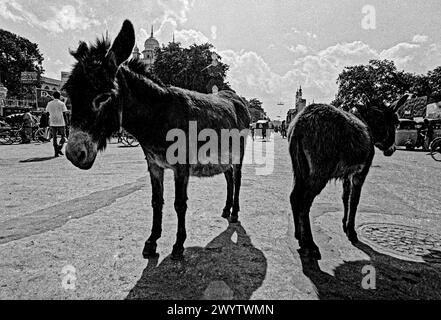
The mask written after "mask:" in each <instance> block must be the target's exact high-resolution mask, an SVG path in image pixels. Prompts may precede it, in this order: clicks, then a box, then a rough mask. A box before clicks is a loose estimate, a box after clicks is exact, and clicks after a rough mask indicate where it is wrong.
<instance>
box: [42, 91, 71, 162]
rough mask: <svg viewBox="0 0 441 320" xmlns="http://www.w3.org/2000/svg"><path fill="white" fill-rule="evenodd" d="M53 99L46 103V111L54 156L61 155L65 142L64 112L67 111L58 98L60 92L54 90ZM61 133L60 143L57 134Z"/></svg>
mask: <svg viewBox="0 0 441 320" xmlns="http://www.w3.org/2000/svg"><path fill="white" fill-rule="evenodd" d="M52 96H53V97H54V99H53V100H52V101H50V102H49V103H48V104H47V107H46V112H48V113H49V126H50V128H51V133H52V139H53V146H54V154H55V157H58V156H62V155H63V152H62V151H61V149H62V148H63V145H64V143H65V142H66V121H65V113H66V112H67V108H66V105H65V104H64V102H62V101H61V100H60V98H61V94H60V93H59V92H58V91H55V92H54V93H53V95H52ZM58 134H60V135H61V140H60V144H58V142H57V135H58Z"/></svg>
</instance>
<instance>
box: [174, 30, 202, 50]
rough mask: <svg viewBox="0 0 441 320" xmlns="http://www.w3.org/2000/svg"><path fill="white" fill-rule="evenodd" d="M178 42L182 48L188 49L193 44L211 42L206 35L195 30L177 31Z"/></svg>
mask: <svg viewBox="0 0 441 320" xmlns="http://www.w3.org/2000/svg"><path fill="white" fill-rule="evenodd" d="M175 39H176V42H180V43H181V45H182V46H184V47H188V46H190V45H192V44H195V43H196V44H203V43H206V42H210V40H209V39H208V38H207V36H206V35H204V34H203V33H202V32H200V31H196V30H193V29H189V30H177V31H175Z"/></svg>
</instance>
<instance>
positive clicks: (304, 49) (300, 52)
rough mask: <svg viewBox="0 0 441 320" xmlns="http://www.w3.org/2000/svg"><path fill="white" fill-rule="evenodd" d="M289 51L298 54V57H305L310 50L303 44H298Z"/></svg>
mask: <svg viewBox="0 0 441 320" xmlns="http://www.w3.org/2000/svg"><path fill="white" fill-rule="evenodd" d="M288 50H289V51H291V52H293V53H295V54H297V55H305V54H306V53H308V48H307V47H306V46H304V45H303V44H298V45H297V46H290V47H288Z"/></svg>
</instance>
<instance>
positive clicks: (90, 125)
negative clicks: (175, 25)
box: [65, 20, 251, 259]
mask: <svg viewBox="0 0 441 320" xmlns="http://www.w3.org/2000/svg"><path fill="white" fill-rule="evenodd" d="M134 45H135V31H134V28H133V25H132V23H131V22H130V21H128V20H126V21H124V23H123V26H122V29H121V31H120V32H119V34H118V35H117V37H116V38H115V40H114V42H113V44H111V43H110V41H109V40H108V39H100V40H97V42H96V44H94V45H90V46H88V45H87V44H86V43H84V42H80V45H79V47H78V49H77V50H76V51H75V52H71V54H72V55H73V56H74V58H75V59H76V60H77V62H76V64H75V65H74V67H73V71H72V73H71V75H70V77H69V79H68V81H67V83H66V85H65V88H66V91H67V93H68V95H69V97H70V99H71V101H72V122H71V127H72V129H71V135H70V137H69V141H68V144H67V146H66V157H67V158H68V159H69V160H70V161H71V162H72V163H73V164H74V165H75V166H77V167H78V168H80V169H85V170H87V169H90V168H91V167H92V165H93V163H94V161H95V158H96V156H97V152H98V151H103V150H104V149H105V148H106V142H107V140H108V139H110V137H111V135H112V134H113V133H115V132H118V131H119V130H120V129H121V127H123V128H124V129H125V130H127V131H128V132H129V133H131V134H132V135H133V136H134V137H135V138H137V139H138V141H139V143H140V145H141V147H142V149H143V152H144V154H145V156H146V160H147V164H148V171H149V173H150V180H151V186H152V207H153V223H152V230H151V235H150V237H149V238H148V240H147V241H146V243H145V247H144V250H143V256H144V258H149V257H155V256H157V253H156V249H157V240H158V239H159V238H160V237H161V233H162V208H163V204H164V198H163V193H164V184H163V181H164V170H165V169H171V170H173V172H174V180H175V203H174V207H175V210H176V213H177V217H178V227H177V235H176V243H175V244H174V246H173V251H172V257H173V258H174V259H181V258H182V257H183V253H184V242H185V239H186V237H187V235H186V228H185V215H186V212H187V199H188V198H187V186H188V181H189V177H190V176H197V177H212V176H214V175H218V174H224V175H225V178H226V180H227V201H226V205H225V208H224V209H223V214H222V216H223V217H224V218H230V219H231V220H230V221H231V222H233V223H234V222H237V221H238V213H239V211H240V206H239V192H240V187H241V177H242V164H243V157H244V152H245V142H246V141H243V140H245V139H244V137H243V136H241V140H240V141H241V142H240V148H239V149H240V150H239V151H238V152H239V153H240V154H232V153H234V152H233V151H232V148H230V149H228V150H227V153H228V156H229V159H230V160H231V159H232V158H235V159H237V160H236V161H230V162H228V163H225V161H224V162H222V164H220V162H217V163H216V162H215V161H202V160H201V159H199V157H198V150H195V148H191V147H190V141H187V140H186V141H184V143H183V146H184V148H185V151H186V152H185V155H186V157H185V159H184V161H183V163H182V162H174V161H169V157H167V155H168V153H167V151H168V150H169V148H170V146H172V144H173V143H174V141H168V140H169V139H167V136H168V133H169V132H170V130H175V129H181V130H182V131H183V132H185V133H188V130H189V126H190V125H189V123H190V122H191V121H195V122H196V123H197V130H198V132H200V131H202V130H204V129H213V130H215V132H216V133H218V134H219V136H220V132H221V131H223V130H225V129H229V130H232V129H236V130H238V131H239V130H240V131H241V132H242V131H243V130H244V129H248V128H249V125H250V121H251V119H250V115H249V111H248V105H247V102H246V101H245V100H244V99H242V98H240V97H239V96H238V95H237V94H235V93H234V92H232V91H220V92H218V94H217V95H212V94H201V93H197V92H193V91H188V90H184V89H181V88H177V87H173V86H165V85H164V84H163V83H162V82H161V81H160V80H158V79H156V78H155V77H154V76H153V75H152V74H150V72H149V71H148V70H147V67H146V66H145V65H144V64H143V63H142V62H141V61H140V60H138V59H131V60H130V61H127V60H128V58H129V57H130V55H131V52H132V49H133V47H134ZM185 139H187V137H186V138H185ZM242 142H243V143H242ZM181 146H182V145H181ZM235 150H236V149H235ZM190 159H197V161H195V162H192V161H189V160H190ZM205 160H206V159H205ZM231 210H232V211H231Z"/></svg>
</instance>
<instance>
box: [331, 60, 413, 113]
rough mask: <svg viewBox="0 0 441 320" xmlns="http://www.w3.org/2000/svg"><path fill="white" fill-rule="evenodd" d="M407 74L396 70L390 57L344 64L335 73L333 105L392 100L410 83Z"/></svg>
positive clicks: (346, 107) (352, 104)
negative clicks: (361, 63) (336, 90)
mask: <svg viewBox="0 0 441 320" xmlns="http://www.w3.org/2000/svg"><path fill="white" fill-rule="evenodd" d="M410 80H411V76H410V75H409V74H405V73H404V72H399V71H398V70H397V68H396V66H395V64H394V62H393V61H389V60H371V61H369V64H368V65H358V66H352V67H346V68H345V69H344V70H343V72H342V73H341V74H340V75H339V76H338V79H337V84H338V86H339V87H338V93H337V95H336V98H335V100H334V102H333V104H334V105H335V106H338V107H341V108H343V109H346V110H348V109H350V108H351V107H352V106H354V104H358V103H363V104H366V103H367V102H368V101H376V100H381V101H384V102H388V103H392V102H393V101H395V100H397V99H398V98H399V97H400V96H401V95H403V94H404V93H405V92H406V91H409V89H410V87H411V86H412V84H411V83H410V82H409V81H410Z"/></svg>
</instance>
